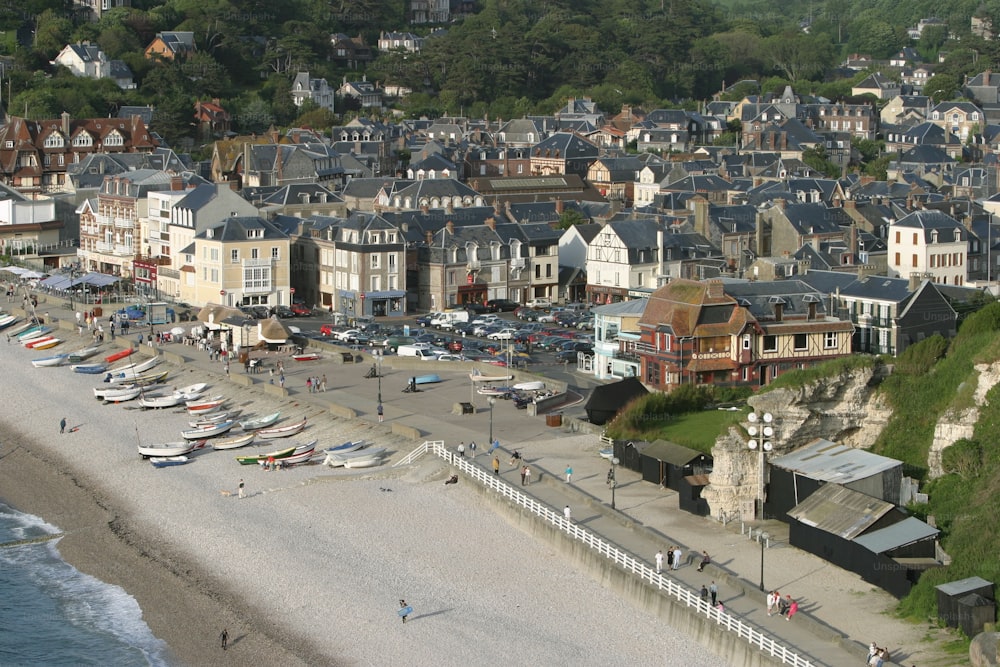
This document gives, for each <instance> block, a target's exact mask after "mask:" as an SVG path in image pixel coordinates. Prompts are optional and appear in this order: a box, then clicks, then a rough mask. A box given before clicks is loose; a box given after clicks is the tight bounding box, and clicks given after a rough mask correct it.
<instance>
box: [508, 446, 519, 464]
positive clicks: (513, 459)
mask: <svg viewBox="0 0 1000 667" xmlns="http://www.w3.org/2000/svg"><path fill="white" fill-rule="evenodd" d="M520 462H521V452H519V451H517V450H516V449H515V450H514V453H512V454H511V455H510V465H511V466H515V465H518V464H520Z"/></svg>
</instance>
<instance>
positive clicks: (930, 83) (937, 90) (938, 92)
mask: <svg viewBox="0 0 1000 667" xmlns="http://www.w3.org/2000/svg"><path fill="white" fill-rule="evenodd" d="M923 94H924V95H926V96H928V97H930V98H931V99H932V100H934V102H944V101H947V100H952V99H954V98H955V96H956V95H957V94H958V79H956V78H955V77H954V76H952V75H951V74H935V75H934V76H932V77H931V78H930V79H928V80H927V83H925V84H924V90H923Z"/></svg>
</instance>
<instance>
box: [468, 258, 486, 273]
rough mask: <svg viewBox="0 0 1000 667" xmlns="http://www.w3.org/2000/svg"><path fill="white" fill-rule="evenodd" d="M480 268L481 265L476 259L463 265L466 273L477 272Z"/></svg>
mask: <svg viewBox="0 0 1000 667" xmlns="http://www.w3.org/2000/svg"><path fill="white" fill-rule="evenodd" d="M481 268H482V264H481V263H480V261H479V260H478V259H470V260H469V263H468V264H466V265H465V270H466V271H478V270H479V269H481Z"/></svg>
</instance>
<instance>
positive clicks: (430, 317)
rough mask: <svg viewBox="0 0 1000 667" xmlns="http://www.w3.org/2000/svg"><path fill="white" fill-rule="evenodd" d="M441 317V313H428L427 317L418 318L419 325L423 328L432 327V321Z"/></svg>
mask: <svg viewBox="0 0 1000 667" xmlns="http://www.w3.org/2000/svg"><path fill="white" fill-rule="evenodd" d="M440 316H441V313H427V314H426V315H421V316H420V317H418V318H417V324H419V325H420V326H422V327H429V326H430V325H431V320H434V319H437V318H438V317H440Z"/></svg>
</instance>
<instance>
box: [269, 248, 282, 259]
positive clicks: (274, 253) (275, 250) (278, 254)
mask: <svg viewBox="0 0 1000 667" xmlns="http://www.w3.org/2000/svg"><path fill="white" fill-rule="evenodd" d="M271 259H273V260H275V261H277V260H279V259H281V252H280V251H279V249H278V246H274V247H273V248H271Z"/></svg>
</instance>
